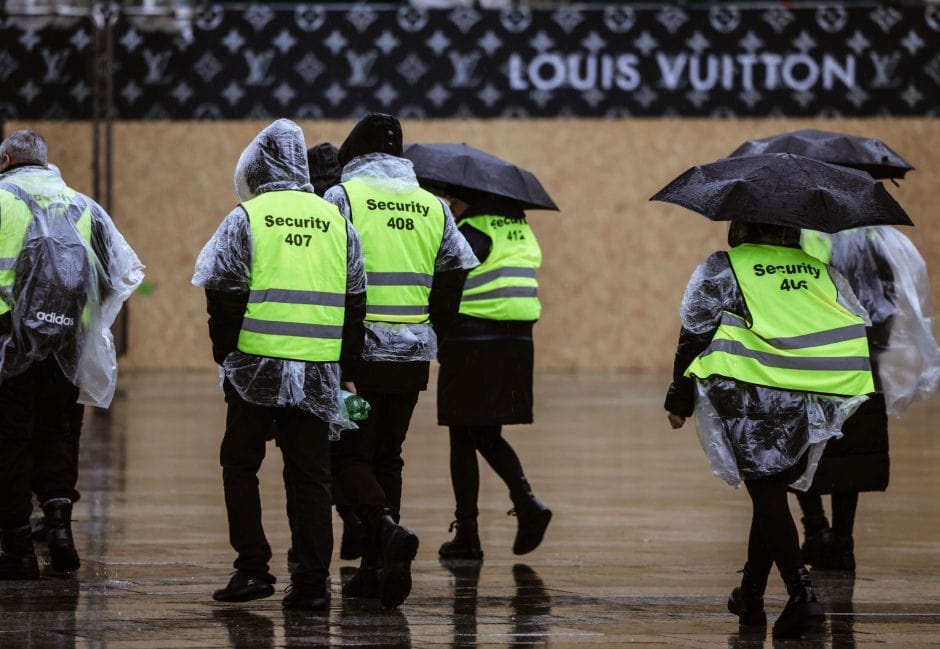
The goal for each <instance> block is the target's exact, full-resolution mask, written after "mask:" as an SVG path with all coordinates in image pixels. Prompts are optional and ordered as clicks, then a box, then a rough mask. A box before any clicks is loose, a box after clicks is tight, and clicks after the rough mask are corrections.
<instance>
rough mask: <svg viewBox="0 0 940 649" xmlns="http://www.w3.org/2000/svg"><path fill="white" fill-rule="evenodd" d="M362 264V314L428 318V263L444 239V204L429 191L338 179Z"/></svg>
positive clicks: (382, 317)
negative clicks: (380, 188)
mask: <svg viewBox="0 0 940 649" xmlns="http://www.w3.org/2000/svg"><path fill="white" fill-rule="evenodd" d="M342 186H343V187H344V188H345V189H346V195H347V196H349V211H350V214H351V220H352V224H353V227H354V228H356V231H357V232H359V237H360V239H361V240H362V254H363V257H364V258H365V266H366V282H367V285H368V286H367V288H366V320H369V321H372V322H408V323H423V322H427V321H428V317H429V313H430V309H429V308H428V298H429V296H430V295H431V283H432V281H433V279H434V263H435V260H436V259H437V253H438V251H439V250H440V248H441V241H442V240H443V239H444V218H445V217H444V206H443V205H441V201H440V200H439V199H438V198H437V197H435V196H434V195H433V194H432V193H430V192H428V191H425V190H423V189H416V190H414V191H412V192H408V193H405V194H394V193H391V192H381V191H378V190H377V189H375V188H373V187H370V186H369V185H367V184H365V183H363V182H362V181H359V180H347V181H346V182H344V183H342Z"/></svg>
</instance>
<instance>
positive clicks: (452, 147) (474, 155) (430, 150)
mask: <svg viewBox="0 0 940 649" xmlns="http://www.w3.org/2000/svg"><path fill="white" fill-rule="evenodd" d="M404 157H406V158H408V159H409V160H411V162H412V163H413V164H414V167H415V175H416V176H417V177H418V181H419V182H420V183H421V184H422V185H426V186H430V187H435V188H439V189H441V190H442V191H446V188H447V187H448V186H452V187H457V188H463V189H471V190H476V191H482V192H489V193H490V194H496V195H497V196H503V197H505V198H511V199H513V200H515V201H516V202H518V203H519V206H520V207H521V208H522V209H535V210H558V206H557V205H555V201H553V200H552V199H551V197H550V196H549V195H548V192H546V191H545V188H543V187H542V184H541V183H540V182H539V181H538V178H536V177H535V175H533V174H532V172H530V171H527V170H525V169H523V168H522V167H517V166H516V165H514V164H512V163H511V162H507V161H506V160H503V159H502V158H497V157H496V156H494V155H490V154H489V153H485V152H483V151H480V150H479V149H475V148H474V147H472V146H469V145H467V144H458V143H455V142H420V143H417V144H408V145H405V151H404Z"/></svg>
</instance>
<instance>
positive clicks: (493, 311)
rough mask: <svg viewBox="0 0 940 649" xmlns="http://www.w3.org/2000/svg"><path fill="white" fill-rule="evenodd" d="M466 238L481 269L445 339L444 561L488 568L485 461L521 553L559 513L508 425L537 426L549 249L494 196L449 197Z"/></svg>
mask: <svg viewBox="0 0 940 649" xmlns="http://www.w3.org/2000/svg"><path fill="white" fill-rule="evenodd" d="M448 194H449V200H450V205H451V209H452V210H453V212H454V215H455V217H456V218H457V224H458V227H459V228H460V232H461V233H462V234H463V235H464V237H465V238H466V239H467V241H468V242H469V243H470V245H471V247H472V248H473V251H474V253H475V254H476V256H477V258H478V259H480V260H481V263H480V265H479V266H477V267H476V268H474V269H473V270H472V271H470V274H469V275H468V276H467V280H466V282H465V284H464V289H463V295H462V297H461V300H460V312H459V314H458V316H457V317H456V318H455V319H454V321H453V323H452V325H451V326H448V327H446V329H445V332H444V335H443V336H442V341H441V349H440V354H439V355H438V357H439V359H440V362H441V371H440V373H439V374H438V389H437V420H438V423H439V424H442V425H445V426H448V428H449V436H450V473H451V485H452V486H453V490H454V497H455V500H456V509H455V512H454V514H455V519H456V520H455V521H454V522H453V523H452V524H451V527H452V528H453V527H456V530H457V533H456V536H455V537H454V539H453V540H451V541H448V542H446V543H444V544H443V545H442V546H441V548H440V550H439V555H440V557H441V558H442V559H457V560H480V559H482V558H483V549H482V548H481V547H480V538H479V533H478V528H477V515H478V513H479V510H478V508H477V498H478V495H479V487H480V473H479V466H478V464H477V453H478V452H479V453H480V455H482V456H483V459H484V460H486V462H487V463H488V464H489V465H490V466H491V467H492V468H493V470H494V471H496V473H497V474H498V475H499V477H500V478H502V480H503V482H504V483H505V484H506V486H507V487H508V488H509V496H510V498H511V500H512V502H513V506H514V507H513V510H512V511H511V512H510V513H513V514H515V515H516V517H517V523H518V525H517V530H516V539H515V541H514V543H513V548H512V550H513V552H514V553H515V554H526V553H528V552H531V551H532V550H534V549H535V548H536V547H538V546H539V544H540V543H541V542H542V538H543V536H544V534H545V530H546V528H547V527H548V523H549V521H550V520H551V516H552V512H551V510H549V509H548V507H546V506H545V505H544V504H542V502H541V501H539V500H538V498H536V497H535V495H534V494H533V493H532V488H531V486H530V485H529V481H528V480H527V479H526V477H525V474H524V472H523V469H522V464H521V462H520V460H519V457H518V455H517V454H516V452H515V450H514V449H513V448H512V446H510V444H509V442H508V441H507V440H506V439H505V438H504V437H503V435H502V427H503V425H510V424H530V423H532V404H533V390H532V378H533V363H534V347H533V343H532V330H533V326H534V324H535V322H536V321H537V320H538V319H539V316H540V315H541V313H542V306H541V303H540V302H539V298H538V280H537V279H536V271H537V269H538V268H539V266H541V264H542V250H541V248H540V247H539V244H538V241H537V240H536V237H535V232H534V231H533V230H532V227H531V226H530V225H529V224H528V222H527V221H526V218H525V213H524V212H523V211H522V209H521V207H520V206H519V204H518V203H517V202H516V201H514V200H512V199H508V198H502V197H499V196H496V195H494V194H490V193H486V192H479V191H474V190H469V189H462V188H450V189H449V190H448Z"/></svg>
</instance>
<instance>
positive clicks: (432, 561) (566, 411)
mask: <svg viewBox="0 0 940 649" xmlns="http://www.w3.org/2000/svg"><path fill="white" fill-rule="evenodd" d="M665 386H666V379H665V377H650V376H646V377H617V378H607V377H576V376H569V375H562V374H555V375H544V376H540V377H539V378H538V380H537V387H536V390H537V392H536V398H537V402H538V403H537V407H536V421H537V422H538V423H537V424H536V425H535V426H519V427H511V428H508V429H507V433H506V435H507V438H508V439H509V440H510V442H511V443H512V444H513V445H514V446H515V447H516V450H517V451H518V452H519V454H520V457H521V458H522V462H523V465H524V466H525V467H526V473H527V475H528V477H529V480H530V482H531V483H532V485H533V488H534V490H535V492H536V494H537V495H538V496H539V497H540V498H541V499H542V500H543V501H545V502H546V503H547V504H548V505H549V506H550V507H552V509H553V510H554V518H553V520H552V524H551V526H550V527H549V530H548V534H547V536H546V540H545V542H544V543H543V545H542V546H541V547H540V548H538V549H537V550H536V551H534V552H532V553H531V554H528V555H525V556H523V557H517V556H514V555H512V553H511V549H510V548H511V546H512V541H513V534H514V529H515V527H514V526H515V519H514V518H511V517H508V516H507V515H506V511H507V510H508V509H509V508H510V506H511V504H510V502H509V499H508V496H507V494H506V491H505V489H504V488H503V487H502V485H501V483H499V481H498V479H497V477H496V476H495V474H493V472H492V471H491V470H490V469H489V468H488V467H486V466H485V465H483V466H481V483H482V484H481V494H480V511H481V514H480V527H481V539H482V542H483V549H484V552H485V554H486V556H485V560H484V562H483V564H482V565H474V564H470V563H454V564H449V565H441V564H440V563H439V562H438V560H437V548H438V546H439V545H440V543H442V542H443V541H445V540H447V539H448V538H450V535H449V534H448V532H447V526H448V523H449V522H450V520H451V518H452V509H453V502H452V495H451V491H450V484H449V476H448V473H447V471H448V468H447V467H448V464H447V457H448V449H447V436H446V432H445V431H444V429H442V428H439V427H437V426H436V425H435V418H434V395H433V390H432V391H430V392H428V393H425V394H423V395H422V397H421V400H420V401H419V404H418V408H417V410H416V412H415V417H414V421H413V426H412V430H411V432H410V433H409V439H408V442H407V443H406V447H405V459H406V462H407V464H406V467H405V494H404V506H403V514H402V523H403V524H405V525H407V526H409V527H411V528H412V529H414V530H415V531H416V532H417V534H418V536H419V537H420V539H421V547H420V549H419V551H418V557H417V560H416V561H415V563H414V566H413V577H414V587H413V590H412V594H411V597H410V598H409V599H408V600H407V601H406V602H405V604H404V605H403V606H402V607H401V608H400V609H397V610H391V611H388V610H382V609H381V608H380V607H379V606H378V604H377V603H375V602H371V601H363V600H352V599H347V600H344V599H343V598H342V597H341V595H340V593H339V589H340V581H341V579H343V578H344V577H348V576H349V574H350V573H351V570H352V568H353V566H355V565H356V562H349V561H340V560H339V559H338V558H337V559H336V560H335V561H334V564H333V568H332V573H333V587H332V592H333V599H332V604H331V608H330V611H329V613H324V614H313V613H295V612H285V611H283V610H282V609H281V605H280V599H281V597H282V596H283V589H284V586H285V584H286V575H287V569H286V566H285V563H286V550H287V545H288V540H289V532H288V528H287V522H286V518H285V515H284V513H283V511H284V496H283V487H282V485H281V475H280V471H281V466H282V463H281V459H280V454H279V452H278V451H277V450H276V449H275V447H274V446H273V444H271V445H270V446H269V457H268V458H267V460H266V465H265V467H264V468H263V469H262V472H261V481H262V489H263V499H262V502H263V505H264V508H265V510H264V517H265V529H266V531H267V533H268V538H269V541H270V542H271V545H272V547H273V549H274V553H275V556H274V559H273V560H272V571H273V572H274V573H275V574H276V575H278V577H279V580H278V584H277V585H276V589H277V592H276V594H275V596H274V597H272V598H269V599H266V600H260V601H255V602H249V603H245V604H232V605H224V604H219V603H216V602H214V601H213V600H212V598H211V593H212V591H213V590H214V589H216V588H219V587H221V586H223V585H224V584H225V583H226V582H227V580H228V576H229V573H230V571H231V561H232V559H233V558H234V557H233V554H232V551H231V549H230V548H229V546H228V541H227V528H226V519H225V510H224V507H223V501H222V486H221V469H220V468H219V466H218V445H219V441H220V439H221V434H222V425H223V421H224V404H223V403H222V399H221V396H220V395H219V394H218V390H217V383H216V379H215V377H214V375H212V374H211V373H209V374H206V373H195V374H166V373H164V374H146V373H138V374H126V375H124V376H122V380H121V386H120V388H119V394H118V396H117V398H116V399H115V403H114V406H113V407H112V410H111V411H110V412H103V411H95V412H89V413H87V414H86V419H85V433H84V436H83V447H82V469H81V474H80V479H79V490H80V491H81V492H82V494H83V496H82V499H81V501H80V502H79V503H77V504H76V507H75V525H74V528H75V534H76V541H77V544H78V549H79V552H80V554H81V556H82V568H81V569H80V570H79V571H78V572H77V574H76V575H75V576H74V577H72V578H61V577H55V576H53V575H52V574H51V573H48V572H46V577H45V578H43V579H42V580H39V581H35V582H22V581H21V582H10V581H8V582H0V647H2V648H4V649H6V648H8V647H11V648H12V647H69V648H71V647H139V648H145V647H147V648H149V647H155V648H156V647H159V648H171V647H207V648H208V647H236V648H241V647H311V646H325V645H339V646H356V647H422V646H435V645H443V646H453V647H531V646H536V647H537V646H549V647H568V646H575V645H578V646H581V645H608V646H615V647H624V646H635V647H728V648H740V649H745V648H746V649H757V648H761V647H774V648H788V647H819V648H823V647H832V648H845V649H849V648H851V649H856V648H859V649H860V648H863V647H875V646H878V647H884V646H896V647H909V648H917V647H928V646H940V515H938V514H940V504H938V498H937V496H938V494H940V473H938V472H937V470H936V467H937V465H938V460H940V437H938V435H937V434H936V433H935V431H934V427H933V425H932V422H933V421H935V420H936V418H937V415H940V412H938V411H940V403H938V400H936V399H935V400H933V401H932V402H928V403H926V404H918V405H915V406H914V407H913V408H912V409H911V410H910V411H909V412H908V413H907V415H906V416H905V418H904V419H903V420H900V421H898V420H892V421H891V444H892V451H891V455H892V478H891V485H890V487H889V489H888V491H887V492H886V493H875V494H862V496H861V498H860V500H859V507H858V517H857V521H856V530H855V543H856V558H857V560H858V569H857V571H856V574H855V575H854V576H853V575H847V574H844V573H837V572H820V571H817V572H814V573H813V580H814V585H815V586H816V588H817V591H818V593H819V596H820V600H821V601H822V602H823V605H824V607H825V608H826V611H827V613H828V621H827V622H826V625H825V627H824V629H823V631H822V632H821V633H819V634H818V635H816V636H814V637H810V638H804V639H803V640H800V641H786V642H781V641H773V640H772V639H771V638H770V637H764V636H763V635H757V636H755V635H747V634H739V633H738V627H737V623H736V618H734V617H733V616H731V615H730V614H729V613H727V611H726V609H725V600H726V598H727V595H728V593H729V592H730V590H731V588H732V587H733V586H734V585H736V583H737V582H738V580H739V578H740V577H739V575H737V574H736V571H737V570H739V569H740V568H741V565H742V564H743V561H744V552H745V543H746V538H747V530H748V525H749V517H750V502H749V500H748V498H747V495H746V493H744V491H743V490H735V489H732V488H730V487H728V486H727V485H725V484H724V483H722V482H721V481H719V480H717V479H715V478H713V477H711V476H710V475H709V472H708V468H707V465H706V462H705V459H704V455H703V453H702V451H701V449H700V448H699V446H698V442H697V439H696V436H695V432H694V428H692V427H687V428H685V429H682V430H680V431H672V430H670V429H669V427H668V424H667V423H666V419H665V416H664V414H663V412H662V410H661V404H662V397H663V391H664V389H665ZM828 504H829V503H828V499H826V505H827V508H828ZM791 506H792V508H793V510H794V515H795V516H796V517H798V516H799V513H798V508H797V506H796V502H795V499H793V500H792V501H791ZM336 520H337V521H338V519H336ZM336 535H337V541H338V537H339V529H338V525H337V530H336ZM336 547H337V548H338V547H339V544H338V542H337V545H336ZM47 560H48V557H47V556H45V554H44V552H42V553H41V556H40V561H41V563H45V562H47ZM785 599H786V595H785V592H784V589H783V585H782V582H780V580H779V578H778V577H777V573H776V571H775V572H774V573H773V574H772V576H771V581H770V585H769V587H768V591H767V596H766V604H767V610H768V616H769V619H770V621H771V623H772V621H773V619H774V618H775V617H776V615H777V614H778V613H779V611H780V609H781V608H782V607H783V603H784V601H785Z"/></svg>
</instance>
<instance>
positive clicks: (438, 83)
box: [0, 4, 940, 120]
mask: <svg viewBox="0 0 940 649" xmlns="http://www.w3.org/2000/svg"><path fill="white" fill-rule="evenodd" d="M168 28H169V29H171V31H172V33H168V32H167V31H165V30H166V29H168ZM938 44H940V5H937V4H932V5H928V6H925V7H916V8H915V7H909V8H895V7H889V6H883V7H877V8H871V7H866V8H859V7H854V8H850V7H838V6H828V7H820V8H800V9H792V10H790V9H785V8H783V7H778V8H764V9H759V8H751V9H744V8H738V7H735V6H723V7H712V8H707V9H683V8H680V7H677V6H663V7H659V8H643V9H640V8H633V7H631V6H614V5H611V6H600V7H597V6H593V7H590V8H579V7H575V6H562V7H558V8H554V9H533V8H527V7H513V8H509V9H505V10H492V11H486V10H481V9H477V8H473V7H464V8H458V9H454V10H420V9H416V8H413V7H409V6H400V7H391V6H389V7H373V6H370V5H357V6H353V5H350V6H347V7H338V6H336V5H330V6H329V7H327V6H323V5H296V6H292V7H290V8H280V9H277V8H272V7H270V6H267V5H248V6H246V7H241V8H223V7H221V6H211V7H209V8H208V9H207V10H205V11H204V12H203V13H200V14H198V15H196V16H194V17H193V18H192V20H189V21H187V20H180V21H178V24H175V25H174V24H171V23H167V22H166V21H161V20H158V19H155V18H153V17H146V18H145V17H137V18H134V17H130V16H126V15H121V16H118V17H117V21H116V23H115V26H114V59H115V71H114V114H115V117H117V118H120V119H179V120H188V119H244V118H268V117H276V116H294V117H298V118H351V117H358V116H361V115H362V114H363V113H364V112H365V111H367V110H381V111H384V112H390V113H393V114H396V115H399V116H401V117H431V118H437V117H440V118H449V117H484V118H486V117H602V116H607V117H625V116H671V115H685V116H731V115H738V116H813V117H817V116H826V117H829V116H832V117H837V116H868V115H919V116H924V115H937V114H938V113H940V47H938ZM94 62H95V57H94V23H93V22H92V20H91V19H90V18H66V17H56V18H35V17H33V18H28V19H26V18H16V17H9V18H7V19H6V20H5V21H4V22H3V23H2V26H0V82H2V85H3V88H4V92H3V93H2V95H0V117H3V118H6V119H72V118H77V119H87V118H89V117H91V115H92V102H93V96H92V95H93V92H92V88H93V87H94V86H93V84H94V75H93V73H94V67H95V64H94Z"/></svg>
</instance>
